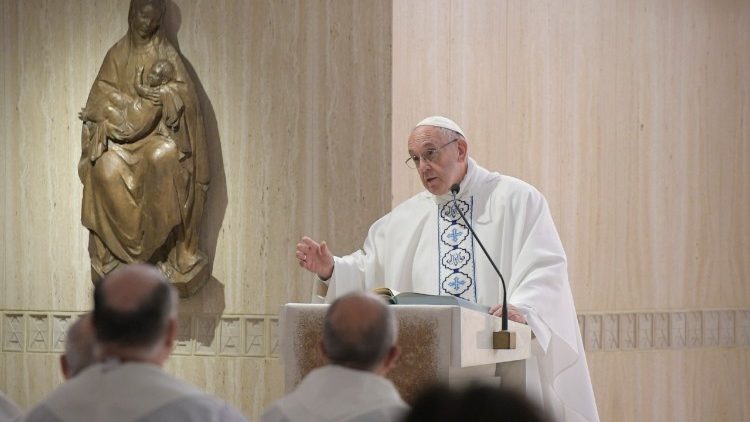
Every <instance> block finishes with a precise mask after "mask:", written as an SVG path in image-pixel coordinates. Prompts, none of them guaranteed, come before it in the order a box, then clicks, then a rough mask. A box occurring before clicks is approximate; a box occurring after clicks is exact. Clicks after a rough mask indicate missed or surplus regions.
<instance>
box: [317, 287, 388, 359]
mask: <svg viewBox="0 0 750 422" xmlns="http://www.w3.org/2000/svg"><path fill="white" fill-rule="evenodd" d="M348 302H352V303H348ZM342 308H343V309H342ZM397 337H398V324H397V321H396V317H395V316H394V315H393V310H391V308H390V307H389V306H388V305H386V304H385V302H384V301H383V300H382V299H381V298H379V297H378V296H375V295H374V294H372V293H362V292H355V293H350V294H347V295H345V296H342V297H340V298H339V299H337V300H336V301H335V302H333V304H331V306H330V308H328V312H327V313H326V316H325V322H324V326H323V346H324V348H325V351H326V355H327V356H328V358H329V359H330V361H331V363H333V364H336V365H341V366H346V367H350V368H355V369H361V370H372V369H374V368H375V367H377V366H378V364H379V363H380V362H382V361H383V360H384V359H385V358H386V357H387V356H388V353H389V352H390V350H391V349H392V348H393V346H394V345H395V344H396V339H397Z"/></svg>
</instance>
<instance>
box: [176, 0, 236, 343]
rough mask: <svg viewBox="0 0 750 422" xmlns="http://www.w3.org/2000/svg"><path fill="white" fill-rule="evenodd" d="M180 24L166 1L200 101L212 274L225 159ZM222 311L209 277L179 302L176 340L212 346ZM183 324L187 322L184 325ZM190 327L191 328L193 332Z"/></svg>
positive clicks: (205, 245)
mask: <svg viewBox="0 0 750 422" xmlns="http://www.w3.org/2000/svg"><path fill="white" fill-rule="evenodd" d="M181 24H182V14H181V12H180V9H179V7H178V6H177V5H176V4H175V3H174V2H173V1H167V11H166V16H165V17H164V22H163V27H164V32H165V34H166V36H167V38H168V39H169V41H170V42H171V43H172V45H174V46H175V48H176V49H177V51H178V52H180V56H181V57H182V60H183V62H184V63H185V67H186V69H187V71H188V73H189V74H190V78H191V79H192V80H193V83H194V85H195V91H196V94H197V95H198V100H199V101H200V106H201V112H202V113H203V124H204V126H205V131H206V141H207V148H208V160H209V166H210V169H211V170H210V171H211V185H210V186H209V189H208V197H207V199H206V208H205V210H204V214H203V222H202V224H201V249H202V250H204V251H206V252H207V253H208V257H209V260H210V265H211V273H212V274H213V262H214V257H215V255H216V244H217V242H218V239H219V231H220V230H221V225H222V224H223V222H224V215H225V213H226V209H227V202H228V197H227V178H226V174H225V173H224V156H223V154H222V151H221V139H220V136H219V127H218V124H217V122H216V114H215V113H214V108H213V106H212V105H211V100H210V99H209V98H208V95H206V90H205V89H204V88H203V84H202V83H201V81H200V78H199V77H198V74H197V73H196V72H195V68H194V67H193V65H192V63H190V60H189V59H188V58H187V57H185V56H184V55H183V54H182V51H181V48H180V43H179V41H178V40H177V34H178V32H179V31H180V25H181ZM224 308H225V300H224V284H223V283H222V282H221V280H217V279H216V278H215V277H214V276H213V275H212V276H211V277H210V279H209V280H208V282H206V284H205V285H204V286H203V287H202V288H201V289H200V290H198V292H196V293H195V294H194V295H193V296H192V297H189V298H187V299H183V300H180V306H179V309H180V311H179V317H180V321H181V323H180V325H181V327H182V328H181V331H180V333H179V334H178V339H177V340H178V341H187V340H189V339H193V340H195V341H196V344H198V343H200V344H204V345H210V344H212V343H213V340H214V335H215V334H214V333H215V332H216V325H217V324H218V317H219V316H220V315H221V314H222V313H223V312H224ZM186 318H187V319H189V318H195V319H196V323H189V322H188V320H186ZM183 323H187V326H185V325H184V324H183ZM189 327H192V329H190V328H189Z"/></svg>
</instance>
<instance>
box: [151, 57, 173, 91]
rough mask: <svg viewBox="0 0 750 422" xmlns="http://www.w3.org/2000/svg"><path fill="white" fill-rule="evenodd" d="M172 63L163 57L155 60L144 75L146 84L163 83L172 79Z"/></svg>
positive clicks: (152, 85)
mask: <svg viewBox="0 0 750 422" xmlns="http://www.w3.org/2000/svg"><path fill="white" fill-rule="evenodd" d="M174 76H175V70H174V65H173V64H172V63H171V62H170V61H169V60H165V59H161V60H157V61H156V62H154V64H153V66H151V70H150V71H149V72H148V75H146V84H148V86H151V87H155V86H160V85H164V84H165V83H167V82H170V81H171V80H173V79H174Z"/></svg>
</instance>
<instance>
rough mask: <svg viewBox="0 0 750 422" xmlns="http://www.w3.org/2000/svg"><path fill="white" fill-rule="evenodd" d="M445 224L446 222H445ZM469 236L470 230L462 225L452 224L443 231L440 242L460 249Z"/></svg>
mask: <svg viewBox="0 0 750 422" xmlns="http://www.w3.org/2000/svg"><path fill="white" fill-rule="evenodd" d="M443 222H445V220H443ZM468 235H469V230H468V229H467V228H466V226H464V225H463V224H462V223H452V224H450V225H449V226H448V227H446V228H445V230H443V234H442V235H441V236H440V240H442V241H443V243H445V244H446V245H448V246H451V247H454V248H455V247H458V245H459V244H460V243H462V242H463V241H464V239H465V238H466V237H467V236H468Z"/></svg>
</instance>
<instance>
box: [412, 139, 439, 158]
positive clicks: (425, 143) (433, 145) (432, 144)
mask: <svg viewBox="0 0 750 422" xmlns="http://www.w3.org/2000/svg"><path fill="white" fill-rule="evenodd" d="M422 145H427V147H426V148H425V149H426V150H427V149H437V148H439V147H437V146H436V145H435V143H434V142H432V141H425V142H424V143H422ZM409 154H410V155H415V154H414V150H413V149H411V148H410V149H409Z"/></svg>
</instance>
